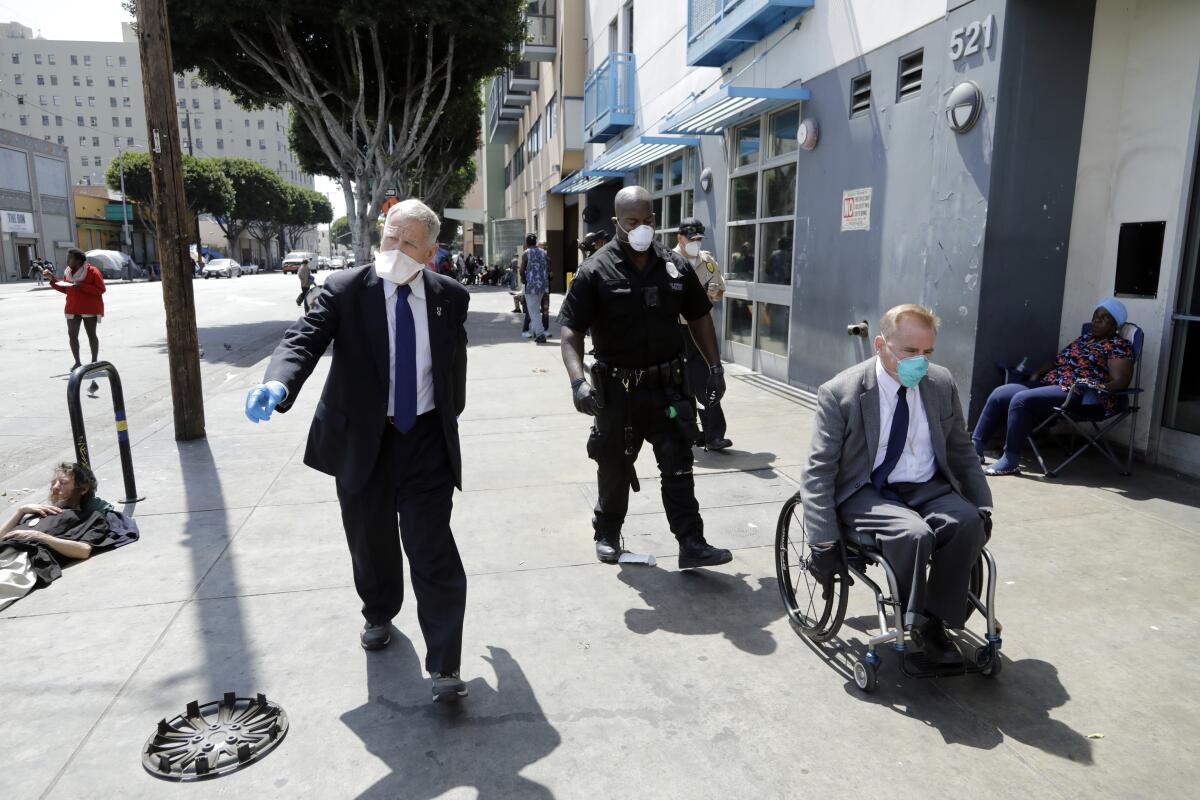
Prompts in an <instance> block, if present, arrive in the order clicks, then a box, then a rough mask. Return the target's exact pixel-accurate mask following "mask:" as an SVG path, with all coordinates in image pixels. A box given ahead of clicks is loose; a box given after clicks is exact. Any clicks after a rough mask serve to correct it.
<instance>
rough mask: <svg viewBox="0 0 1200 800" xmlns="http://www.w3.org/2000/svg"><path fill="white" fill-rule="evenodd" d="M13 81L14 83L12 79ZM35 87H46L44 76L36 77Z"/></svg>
mask: <svg viewBox="0 0 1200 800" xmlns="http://www.w3.org/2000/svg"><path fill="white" fill-rule="evenodd" d="M13 80H14V81H15V80H16V78H15V77H14V78H13ZM37 85H38V86H45V85H46V76H45V75H38V76H37Z"/></svg>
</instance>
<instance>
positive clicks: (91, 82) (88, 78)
mask: <svg viewBox="0 0 1200 800" xmlns="http://www.w3.org/2000/svg"><path fill="white" fill-rule="evenodd" d="M83 82H84V83H85V84H87V85H88V86H95V85H96V81H95V79H94V78H92V76H91V75H88V76H86V77H85V78H84V79H83Z"/></svg>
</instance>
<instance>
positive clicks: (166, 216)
mask: <svg viewBox="0 0 1200 800" xmlns="http://www.w3.org/2000/svg"><path fill="white" fill-rule="evenodd" d="M137 31H138V50H139V54H140V57H141V62H142V88H143V92H144V94H145V99H146V128H147V131H146V133H147V137H146V138H147V140H148V142H149V146H150V176H151V184H152V186H153V203H154V208H155V213H154V216H155V220H156V222H157V235H156V240H157V245H158V258H159V262H160V263H161V264H162V293H163V306H164V307H165V308H166V318H167V360H168V364H169V368H170V373H171V402H172V404H173V406H174V412H175V438H176V439H178V440H181V441H190V440H192V439H202V438H204V392H203V384H202V382H201V376H200V344H199V340H198V337H197V333H196V306H195V301H194V298H193V295H192V260H191V255H190V253H189V248H188V245H189V244H190V242H191V240H192V234H193V232H194V231H193V217H192V214H191V212H190V211H189V210H188V204H187V196H186V195H185V194H184V190H183V169H182V155H181V153H180V150H179V123H178V122H177V121H176V119H175V76H174V74H173V72H174V69H173V67H172V63H171V36H170V31H169V30H168V26H167V3H166V0H138V3H137ZM197 244H199V243H197Z"/></svg>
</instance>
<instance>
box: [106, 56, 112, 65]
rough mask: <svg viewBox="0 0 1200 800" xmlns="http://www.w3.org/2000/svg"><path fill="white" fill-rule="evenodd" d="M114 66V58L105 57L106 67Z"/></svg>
mask: <svg viewBox="0 0 1200 800" xmlns="http://www.w3.org/2000/svg"><path fill="white" fill-rule="evenodd" d="M112 65H113V57H112V56H105V57H104V66H106V67H111V66H112Z"/></svg>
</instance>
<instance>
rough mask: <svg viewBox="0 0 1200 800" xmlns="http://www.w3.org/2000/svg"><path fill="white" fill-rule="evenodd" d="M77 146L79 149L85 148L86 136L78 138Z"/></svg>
mask: <svg viewBox="0 0 1200 800" xmlns="http://www.w3.org/2000/svg"><path fill="white" fill-rule="evenodd" d="M79 146H80V147H87V137H86V136H80V137H79Z"/></svg>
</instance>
